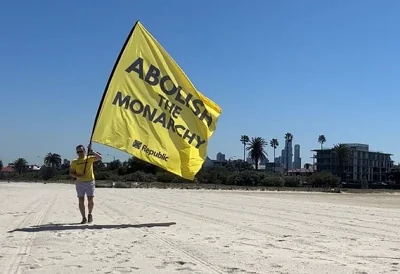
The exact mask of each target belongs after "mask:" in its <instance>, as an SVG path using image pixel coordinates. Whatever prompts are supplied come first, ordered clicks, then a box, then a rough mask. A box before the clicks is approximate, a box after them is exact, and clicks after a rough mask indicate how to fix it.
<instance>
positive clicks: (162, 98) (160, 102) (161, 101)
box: [158, 94, 167, 107]
mask: <svg viewBox="0 0 400 274" xmlns="http://www.w3.org/2000/svg"><path fill="white" fill-rule="evenodd" d="M158 97H160V101H158V106H159V107H162V105H163V102H164V101H165V100H167V99H166V98H165V97H164V96H162V95H161V94H158Z"/></svg>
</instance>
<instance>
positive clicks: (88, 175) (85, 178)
mask: <svg viewBox="0 0 400 274" xmlns="http://www.w3.org/2000/svg"><path fill="white" fill-rule="evenodd" d="M86 158H87V159H88V160H87V164H86ZM95 159H96V157H95V156H92V155H90V156H85V157H83V158H77V159H74V160H72V162H71V169H73V170H75V171H76V174H77V176H78V178H76V180H77V181H81V182H91V181H94V172H93V163H94V160H95ZM85 164H86V170H85ZM85 171H86V172H85Z"/></svg>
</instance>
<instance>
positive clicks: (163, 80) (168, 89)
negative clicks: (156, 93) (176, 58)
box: [160, 75, 178, 95]
mask: <svg viewBox="0 0 400 274" xmlns="http://www.w3.org/2000/svg"><path fill="white" fill-rule="evenodd" d="M168 80H169V81H170V82H171V84H172V85H171V87H168V86H169V85H167V84H166V82H167V81H168ZM160 88H161V90H162V91H163V92H164V93H165V94H167V95H173V94H174V93H175V92H176V91H177V90H178V89H177V87H176V86H175V84H174V82H172V80H171V77H169V76H168V75H166V76H164V77H163V78H161V80H160Z"/></svg>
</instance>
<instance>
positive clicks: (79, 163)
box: [69, 144, 102, 224]
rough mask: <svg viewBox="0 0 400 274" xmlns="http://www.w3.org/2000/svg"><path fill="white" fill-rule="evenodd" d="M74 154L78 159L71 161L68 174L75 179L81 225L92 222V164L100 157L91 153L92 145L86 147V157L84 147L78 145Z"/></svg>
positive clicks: (93, 178)
mask: <svg viewBox="0 0 400 274" xmlns="http://www.w3.org/2000/svg"><path fill="white" fill-rule="evenodd" d="M76 154H78V158H76V159H74V160H72V162H71V167H70V170H69V174H70V176H71V177H73V178H75V179H76V182H75V187H76V193H77V196H78V199H79V210H80V212H81V215H82V222H81V224H85V223H86V222H89V223H91V222H93V216H92V211H93V207H94V201H93V198H94V190H95V177H94V172H93V163H94V162H97V161H100V160H101V159H102V156H101V154H100V153H98V152H93V151H92V145H91V144H89V146H88V154H87V155H86V151H85V147H84V146H83V145H78V146H77V147H76ZM85 193H86V196H87V199H88V211H89V214H88V218H87V219H86V214H85Z"/></svg>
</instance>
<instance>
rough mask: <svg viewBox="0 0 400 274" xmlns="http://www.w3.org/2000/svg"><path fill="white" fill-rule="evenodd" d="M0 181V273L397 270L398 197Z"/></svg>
mask: <svg viewBox="0 0 400 274" xmlns="http://www.w3.org/2000/svg"><path fill="white" fill-rule="evenodd" d="M93 216H94V223H93V224H89V225H80V224H77V223H78V222H80V215H79V211H78V208H77V198H76V194H75V188H74V186H73V185H63V184H42V183H0V232H1V233H0V246H1V247H0V273H6V274H8V273H37V274H47V273H48V274H55V273H73V274H75V273H146V274H153V273H180V274H184V273H262V274H264V273H265V274H267V273H296V274H297V273H313V274H314V273H315V274H322V273H340V274H345V273H357V274H362V273H364V274H366V273H368V274H370V273H399V272H400V195H393V194H321V193H289V192H286V193H281V192H261V191H260V192H246V191H215V190H177V189H104V188H98V189H96V197H95V209H94V212H93Z"/></svg>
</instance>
